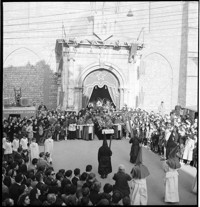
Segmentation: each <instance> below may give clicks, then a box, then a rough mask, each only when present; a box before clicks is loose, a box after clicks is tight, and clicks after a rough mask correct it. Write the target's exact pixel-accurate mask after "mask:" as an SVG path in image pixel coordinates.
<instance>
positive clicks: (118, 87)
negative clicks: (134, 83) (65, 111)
mask: <svg viewBox="0 0 200 207" xmlns="http://www.w3.org/2000/svg"><path fill="white" fill-rule="evenodd" d="M94 72H95V73H94ZM98 72H105V73H106V74H107V75H108V77H109V78H111V80H112V81H109V79H108V80H107V79H104V80H102V77H101V75H100V74H99V75H100V76H99V79H100V80H98V76H97V77H96V81H93V83H90V84H89V87H85V85H86V83H87V82H85V81H87V78H89V77H90V75H95V74H96V75H98ZM91 77H92V76H91ZM108 77H107V78H108ZM111 82H113V83H115V84H113V83H111ZM76 83H77V85H76V100H77V102H78V103H79V106H78V107H77V108H78V109H81V108H82V107H83V102H87V101H88V100H87V99H88V98H89V97H88V94H89V92H90V93H91V91H89V92H88V91H87V90H90V89H91V88H93V87H94V86H95V85H98V86H100V87H103V86H104V85H106V86H109V89H111V88H112V91H113V93H114V94H115V95H117V96H116V98H117V99H116V100H115V103H116V107H117V108H121V107H122V106H123V104H124V85H125V77H124V76H123V74H122V73H121V71H120V69H119V68H117V66H115V65H113V64H110V63H105V65H104V66H103V68H101V67H100V66H99V64H97V63H93V64H91V65H89V66H87V67H86V68H85V69H84V70H83V71H82V73H81V74H80V75H79V77H78V78H77V81H76ZM89 88H90V89H89ZM85 93H86V94H87V98H85V100H83V99H84V95H83V94H85Z"/></svg>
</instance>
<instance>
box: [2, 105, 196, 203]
mask: <svg viewBox="0 0 200 207" xmlns="http://www.w3.org/2000/svg"><path fill="white" fill-rule="evenodd" d="M106 128H107V129H110V128H113V129H114V135H113V138H115V139H123V138H125V139H128V140H129V142H130V143H131V144H132V147H131V152H130V162H131V163H133V164H137V158H138V154H139V151H140V149H141V146H142V145H143V146H144V147H147V148H149V149H150V150H152V151H153V152H155V153H157V154H158V155H160V156H161V160H167V161H168V160H169V159H170V155H171V153H172V151H174V149H176V156H177V157H178V158H179V161H180V162H184V163H185V164H190V165H191V166H194V167H197V163H198V162H197V147H198V144H197V142H198V140H197V133H198V131H197V130H198V127H197V119H195V120H194V121H192V120H190V119H189V117H187V116H186V117H183V116H180V115H177V114H176V113H175V112H172V113H171V114H164V115H163V114H161V113H155V112H153V111H152V112H150V113H148V112H146V111H144V110H141V109H135V110H133V109H128V108H127V106H124V107H123V109H122V110H120V111H116V110H113V109H112V110H109V108H104V107H102V106H99V107H96V108H94V107H88V108H86V109H82V110H81V111H79V113H78V114H76V113H75V112H73V111H71V112H69V111H61V110H56V111H55V110H47V108H45V107H44V106H43V107H40V108H39V110H38V113H37V115H36V117H31V118H29V119H28V118H23V119H22V118H17V117H9V118H8V119H4V120H3V139H2V141H3V142H2V143H3V150H2V163H3V166H2V190H3V194H2V195H3V196H2V204H3V205H4V206H7V205H12V204H13V205H14V204H15V205H116V204H119V203H120V204H124V205H130V204H133V203H134V201H133V196H132V197H131V196H129V193H130V189H128V188H127V182H128V181H130V180H133V181H132V182H134V183H137V182H136V181H135V179H134V178H137V174H138V173H137V172H136V171H137V170H136V169H135V168H134V169H133V170H132V171H131V173H129V174H126V173H125V167H124V166H123V165H120V166H119V172H118V173H119V174H120V175H119V176H118V175H115V176H114V177H113V179H114V180H115V181H116V177H120V176H121V174H122V177H123V179H122V181H123V185H122V186H126V189H127V190H128V191H127V192H128V193H123V189H122V190H121V188H120V187H119V188H116V184H117V183H118V182H119V181H118V180H117V181H116V184H115V185H114V186H112V185H111V184H109V183H106V184H105V186H103V192H100V189H101V182H100V181H98V180H97V179H96V175H95V174H94V173H93V172H92V166H91V165H89V166H87V167H86V172H83V173H81V172H80V169H79V168H77V169H74V174H73V172H72V170H65V169H60V170H59V171H58V172H57V173H56V174H55V172H54V169H53V162H54V161H53V160H52V151H53V142H54V141H59V140H69V139H84V140H93V139H94V137H95V136H96V137H97V138H99V139H104V136H103V135H102V130H103V129H106ZM103 143H104V144H103V146H105V145H106V140H105V139H104V141H103ZM40 144H44V146H45V151H44V152H39V147H38V145H40ZM107 148H108V147H107ZM107 151H108V152H106V153H108V156H112V151H110V152H109V150H107ZM99 154H101V153H100V152H99ZM102 154H105V151H104V150H102ZM98 159H99V160H98V161H99V169H98V173H99V174H100V175H101V177H102V178H106V177H107V174H109V173H110V172H112V166H109V167H104V161H105V162H106V163H108V164H110V161H109V160H104V161H103V164H100V156H99V158H98ZM168 163H169V162H168ZM169 165H170V164H169ZM106 166H107V164H106ZM168 168H169V166H168ZM72 177H73V178H72ZM120 185H121V184H120ZM120 185H119V186H120ZM145 202H147V199H146V200H145ZM139 204H140V203H139Z"/></svg>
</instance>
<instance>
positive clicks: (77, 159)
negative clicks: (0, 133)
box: [40, 139, 197, 205]
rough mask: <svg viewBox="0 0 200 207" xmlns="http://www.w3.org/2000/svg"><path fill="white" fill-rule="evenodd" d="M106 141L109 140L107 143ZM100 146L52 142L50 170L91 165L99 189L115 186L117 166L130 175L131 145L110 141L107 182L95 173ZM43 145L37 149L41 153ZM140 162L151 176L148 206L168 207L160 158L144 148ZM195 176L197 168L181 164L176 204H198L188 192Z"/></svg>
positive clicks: (194, 196)
mask: <svg viewBox="0 0 200 207" xmlns="http://www.w3.org/2000/svg"><path fill="white" fill-rule="evenodd" d="M108 142H109V141H108ZM101 145H102V140H98V139H94V140H92V141H85V140H62V141H59V142H54V154H53V167H54V170H55V172H57V171H58V170H59V169H65V170H68V169H71V170H72V171H73V170H74V169H75V168H80V169H81V172H83V171H85V167H86V165H88V164H91V165H92V166H93V172H94V173H95V174H96V177H97V179H98V180H99V181H100V182H101V184H102V187H103V186H104V184H105V183H107V182H108V183H110V184H114V180H113V179H112V177H113V175H114V173H116V172H117V170H118V166H119V164H124V165H125V167H126V172H127V173H130V171H131V169H132V164H131V163H130V162H129V153H130V148H131V145H130V144H129V142H128V140H126V139H122V140H113V141H112V144H111V149H112V152H113V155H112V173H111V174H109V175H108V177H107V179H102V178H100V176H99V174H98V162H97V152H98V149H99V147H100V146H101ZM43 150H44V146H40V151H43ZM143 162H144V164H145V165H146V166H147V167H148V169H149V171H150V175H149V177H148V178H147V189H148V205H169V204H167V203H164V201H163V197H164V183H163V178H164V175H165V174H164V171H163V169H162V165H163V162H162V161H160V157H159V156H158V155H157V154H155V153H153V152H152V151H150V150H148V149H146V148H144V147H143ZM195 176H196V168H194V167H191V166H188V165H182V167H181V169H180V170H179V196H180V202H179V203H178V204H175V205H197V194H194V193H192V192H191V187H192V183H193V179H194V177H195Z"/></svg>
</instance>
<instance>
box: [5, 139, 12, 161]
mask: <svg viewBox="0 0 200 207" xmlns="http://www.w3.org/2000/svg"><path fill="white" fill-rule="evenodd" d="M4 147H5V151H4V158H5V161H8V160H9V159H10V158H12V157H13V149H12V143H11V141H10V138H9V137H6V142H5V143H4Z"/></svg>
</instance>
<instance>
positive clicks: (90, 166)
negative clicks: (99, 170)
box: [85, 165, 92, 175]
mask: <svg viewBox="0 0 200 207" xmlns="http://www.w3.org/2000/svg"><path fill="white" fill-rule="evenodd" d="M85 171H86V173H87V174H88V175H89V174H90V173H91V172H92V165H87V166H86V168H85Z"/></svg>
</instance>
